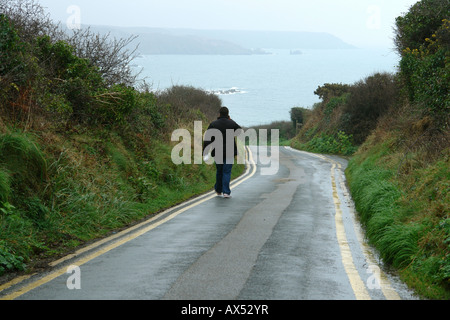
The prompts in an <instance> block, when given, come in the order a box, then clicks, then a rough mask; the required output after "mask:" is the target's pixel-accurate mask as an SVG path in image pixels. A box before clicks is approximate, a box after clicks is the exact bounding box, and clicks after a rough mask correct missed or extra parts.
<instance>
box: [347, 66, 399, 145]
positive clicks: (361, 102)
mask: <svg viewBox="0 0 450 320" xmlns="http://www.w3.org/2000/svg"><path fill="white" fill-rule="evenodd" d="M397 97H398V88H397V84H396V79H395V76H394V75H392V74H388V73H375V74H374V75H371V76H369V77H367V78H366V79H364V80H361V81H358V82H356V83H355V84H354V85H352V86H351V89H350V94H349V96H348V97H347V99H345V101H343V104H342V105H343V111H342V112H343V116H342V119H341V128H342V129H343V130H344V131H345V132H346V133H348V134H350V135H352V136H353V138H354V141H355V143H356V144H357V145H360V144H362V143H363V142H364V141H365V140H366V138H367V137H368V136H369V135H370V133H371V132H372V130H373V129H375V128H376V126H377V124H378V119H379V118H380V117H381V116H383V115H384V114H385V113H386V112H387V111H388V110H389V109H390V108H391V107H392V106H394V104H395V103H396V102H397Z"/></svg>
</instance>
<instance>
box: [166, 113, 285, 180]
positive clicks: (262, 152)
mask: <svg viewBox="0 0 450 320" xmlns="http://www.w3.org/2000/svg"><path fill="white" fill-rule="evenodd" d="M268 133H269V131H268V130H267V129H260V130H258V131H257V130H255V129H247V130H243V129H238V130H233V129H229V130H227V131H226V136H225V137H224V136H223V135H222V133H221V132H220V131H219V130H217V129H209V130H207V131H206V132H205V133H203V123H202V122H201V121H195V122H194V128H193V135H192V131H190V130H188V129H177V130H175V131H173V133H172V137H171V140H172V142H179V143H178V144H177V145H175V146H174V147H173V149H172V154H171V158H172V162H173V163H174V164H176V165H181V164H202V163H206V164H209V165H211V164H213V163H214V162H217V163H221V161H222V162H223V158H224V157H223V155H224V154H233V149H234V143H233V141H236V142H237V144H238V145H240V146H245V145H250V146H254V147H256V148H257V149H258V152H257V153H255V154H254V155H253V161H254V163H255V164H260V165H262V167H261V174H262V175H266V176H267V175H275V174H277V173H278V169H279V156H280V155H279V144H280V132H279V130H278V129H272V130H270V143H269V141H268ZM224 138H225V139H226V141H227V143H226V145H225V148H224V143H223V141H224ZM204 140H208V141H213V142H212V143H211V144H210V145H209V146H208V148H206V149H205V150H204V152H203V141H204ZM224 149H225V150H224ZM192 150H193V152H192ZM213 151H214V154H215V157H214V158H213V157H211V156H210V154H211V153H212V152H213ZM229 160H231V161H233V163H236V164H246V161H247V160H246V155H245V152H244V151H242V150H241V151H240V152H238V155H237V157H236V159H229ZM229 160H226V161H227V162H228V161H229Z"/></svg>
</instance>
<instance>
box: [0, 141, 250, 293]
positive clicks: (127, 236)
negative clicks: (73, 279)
mask: <svg viewBox="0 0 450 320" xmlns="http://www.w3.org/2000/svg"><path fill="white" fill-rule="evenodd" d="M246 150H247V152H246V154H247V156H246V163H247V168H246V172H245V173H244V174H243V175H242V176H240V177H239V178H237V179H236V180H234V181H233V182H232V184H231V185H232V187H233V188H235V187H237V186H238V185H240V184H241V183H243V182H245V181H247V180H248V179H250V178H251V177H253V176H254V175H255V173H256V164H255V162H254V161H253V155H252V152H251V150H250V148H249V147H247V148H246ZM215 197H216V194H215V192H209V193H207V194H204V195H202V196H200V197H197V198H195V199H192V200H190V201H187V202H185V203H182V204H180V205H178V206H176V207H174V208H171V209H168V210H166V211H164V212H162V213H161V214H159V215H157V216H155V217H153V218H151V219H149V220H147V221H144V222H142V223H140V224H138V225H136V226H134V227H131V228H129V229H127V230H124V231H122V232H119V233H117V234H115V235H114V236H111V237H108V238H105V239H103V240H101V241H98V242H96V243H94V244H92V245H90V246H87V247H85V248H82V249H80V250H78V251H76V252H75V253H73V254H70V255H68V256H65V257H64V258H62V259H59V260H57V261H54V262H52V263H50V264H49V265H50V266H51V267H54V268H57V269H56V270H54V271H52V272H51V273H49V274H48V275H46V276H44V277H42V278H40V279H38V280H35V281H33V282H31V283H29V284H26V285H24V286H22V287H20V288H19V289H17V290H16V291H14V292H12V293H10V294H7V295H5V296H3V297H0V300H14V299H16V298H18V297H20V296H21V295H23V294H25V293H27V292H29V291H31V290H33V289H35V288H37V287H39V286H41V285H43V284H46V283H48V282H50V281H52V280H53V279H55V278H57V277H59V276H61V275H63V274H65V273H66V272H67V266H64V267H59V268H58V266H60V265H62V264H63V263H65V262H67V261H69V260H72V259H76V258H77V257H80V256H82V255H83V254H87V255H86V256H84V257H82V258H80V259H78V260H76V261H73V262H72V265H76V266H78V267H80V266H82V265H83V264H85V263H87V262H89V261H91V260H93V259H95V258H97V257H98V256H101V255H102V254H105V253H107V252H109V251H111V250H113V249H115V248H117V247H119V246H121V245H123V244H125V243H127V242H129V241H131V240H133V239H136V238H137V237H139V236H141V235H143V234H145V233H147V232H149V231H151V230H153V229H155V228H157V227H158V226H160V225H162V224H164V223H166V222H168V221H170V220H172V219H174V218H175V217H177V216H178V215H180V214H181V213H183V212H185V211H187V210H189V209H192V208H194V207H196V206H198V205H200V204H202V203H204V202H206V201H209V200H211V199H213V198H215ZM115 240H117V241H115ZM109 242H112V243H110V244H109V245H106V246H104V247H102V246H103V245H105V244H107V243H109ZM100 247H102V248H100ZM97 248H100V249H98V250H97ZM90 251H93V252H92V253H90V254H89V252H90ZM33 276H36V274H32V275H28V276H23V277H18V278H16V279H14V280H12V281H10V282H8V283H6V284H4V285H2V286H0V294H1V292H2V291H5V290H7V289H9V288H11V287H13V286H15V285H20V283H22V282H25V281H26V280H28V279H30V278H32V277H33Z"/></svg>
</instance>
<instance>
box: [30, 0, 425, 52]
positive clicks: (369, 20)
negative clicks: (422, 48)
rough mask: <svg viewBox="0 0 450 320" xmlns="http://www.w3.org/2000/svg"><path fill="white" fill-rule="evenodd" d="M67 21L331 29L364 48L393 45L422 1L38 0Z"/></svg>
mask: <svg viewBox="0 0 450 320" xmlns="http://www.w3.org/2000/svg"><path fill="white" fill-rule="evenodd" d="M38 2H39V3H41V4H42V5H43V6H44V7H46V8H47V11H48V12H49V13H50V14H51V17H52V18H53V19H54V20H56V21H62V22H63V23H67V22H69V23H71V24H73V23H74V22H75V23H76V22H77V21H78V22H81V24H91V25H113V26H135V27H161V28H194V29H225V30H226V29H231V30H273V31H313V32H328V33H331V34H333V35H335V36H337V37H339V38H341V39H342V40H344V41H345V42H347V43H349V44H352V45H355V46H358V47H372V46H373V47H385V48H392V47H393V41H392V39H393V31H392V30H393V27H394V24H395V18H396V17H398V16H399V15H402V14H403V13H405V12H407V11H408V9H409V8H410V7H411V6H412V5H413V4H414V3H416V2H417V0H307V1H304V0H38Z"/></svg>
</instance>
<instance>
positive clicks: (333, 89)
mask: <svg viewBox="0 0 450 320" xmlns="http://www.w3.org/2000/svg"><path fill="white" fill-rule="evenodd" d="M349 89H350V86H349V85H347V84H342V83H325V84H324V85H323V86H319V87H318V88H317V90H316V91H314V94H315V95H317V96H319V98H320V99H321V100H322V101H324V102H327V101H328V100H329V99H330V98H333V97H340V96H342V95H343V94H345V93H348V92H349Z"/></svg>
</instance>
